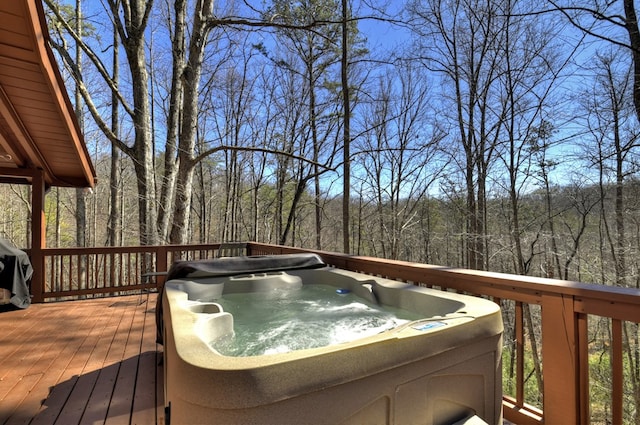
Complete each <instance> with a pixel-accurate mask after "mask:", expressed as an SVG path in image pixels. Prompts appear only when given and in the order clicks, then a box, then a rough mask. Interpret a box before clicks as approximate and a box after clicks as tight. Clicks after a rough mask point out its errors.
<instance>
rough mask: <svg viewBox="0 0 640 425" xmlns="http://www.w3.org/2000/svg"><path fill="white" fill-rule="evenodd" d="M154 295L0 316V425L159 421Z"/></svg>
mask: <svg viewBox="0 0 640 425" xmlns="http://www.w3.org/2000/svg"><path fill="white" fill-rule="evenodd" d="M155 302H156V294H141V295H131V296H123V297H111V298H101V299H91V300H83V301H66V302H59V303H49V304H34V305H32V306H30V307H29V308H27V309H26V310H17V311H4V312H0V424H2V425H14V424H31V425H37V424H44V425H53V424H61V425H63V424H64V425H69V424H138V425H147V424H164V413H163V400H162V394H163V383H162V379H163V378H162V377H163V372H162V366H161V365H159V361H160V359H161V353H159V352H158V350H162V346H159V345H156V343H155V315H154V314H155Z"/></svg>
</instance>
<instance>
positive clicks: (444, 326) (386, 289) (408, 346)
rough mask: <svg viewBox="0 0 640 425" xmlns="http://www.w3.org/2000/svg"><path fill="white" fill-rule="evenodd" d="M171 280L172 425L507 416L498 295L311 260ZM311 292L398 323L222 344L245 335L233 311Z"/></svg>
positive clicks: (251, 261)
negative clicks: (296, 339)
mask: <svg viewBox="0 0 640 425" xmlns="http://www.w3.org/2000/svg"><path fill="white" fill-rule="evenodd" d="M168 278H169V279H168V281H167V282H166V284H165V288H164V292H163V295H162V296H161V302H162V304H161V306H159V308H160V307H161V308H160V319H159V323H158V325H159V330H160V332H161V336H162V339H163V342H164V371H165V411H166V420H167V423H169V421H171V423H174V424H206V423H220V424H279V425H281V424H296V425H297V424H402V425H404V424H417V423H419V424H449V423H454V422H456V421H459V420H462V419H464V418H466V417H470V416H474V415H477V416H478V417H480V418H482V419H483V420H484V421H486V422H488V423H494V424H498V423H499V422H500V421H501V405H502V404H501V401H502V387H501V366H500V355H501V338H502V330H503V327H502V319H501V315H500V309H499V307H498V305H496V304H495V303H493V302H491V301H488V300H484V299H480V298H475V297H469V296H464V295H458V294H453V293H448V292H442V291H436V290H432V289H427V288H420V287H416V286H413V285H408V284H404V283H401V282H397V281H392V280H388V279H381V278H375V277H372V276H369V275H364V274H358V273H353V272H349V271H345V270H340V269H335V268H331V267H326V266H325V265H324V264H323V263H322V261H321V260H320V258H319V257H317V256H315V255H302V256H300V255H293V256H290V255H287V256H259V257H242V258H238V257H233V258H226V259H225V258H221V259H215V260H207V261H203V262H190V263H178V264H176V265H174V267H173V268H172V271H170V273H169V276H168ZM316 286H317V287H316ZM327 288H330V290H329V291H327ZM307 289H309V290H311V292H312V293H313V292H314V291H316V290H321V291H322V293H323V294H324V295H323V297H325V296H326V297H328V298H331V297H332V295H331V294H332V293H333V296H335V297H336V298H342V297H345V296H348V297H351V298H352V301H345V300H344V299H339V300H338V302H339V303H342V304H339V305H340V306H342V305H345V304H349V305H356V306H360V305H362V306H364V307H358V308H360V309H378V307H381V309H382V313H381V314H383V315H386V314H387V313H386V310H389V311H390V312H391V313H389V314H392V315H393V316H394V317H396V318H395V319H393V320H397V322H392V325H386V327H383V328H382V330H380V329H378V328H374V329H373V331H368V332H364V333H358V332H357V330H355V334H354V335H355V336H352V337H351V338H346V339H344V340H339V342H337V343H328V344H329V345H326V343H322V342H319V343H317V344H315V345H314V344H313V343H312V344H311V346H310V348H305V347H303V348H287V347H284V348H283V347H282V346H281V345H280V344H278V343H277V341H276V344H275V345H274V346H275V347H276V349H273V347H272V348H267V349H266V351H263V352H261V353H260V354H252V353H250V352H249V353H246V352H240V353H237V352H236V351H232V352H231V354H230V353H229V352H226V351H225V350H226V348H224V347H226V346H225V344H226V343H228V342H229V341H231V340H233V339H234V338H235V337H236V336H237V335H236V334H237V332H236V329H234V326H235V327H237V326H239V323H235V324H234V319H235V317H234V315H235V316H237V318H238V320H239V318H240V316H241V315H242V313H244V311H243V309H245V310H247V309H248V310H250V311H251V312H252V313H251V314H249V315H244V316H248V317H251V316H252V315H253V312H255V315H257V314H258V310H262V308H261V307H262V306H264V307H265V308H267V309H271V310H278V308H275V309H274V308H273V306H271V305H269V304H270V303H280V302H281V299H282V297H288V296H289V294H292V293H294V294H296V296H297V293H298V291H300V292H301V291H303V290H305V291H306V290H307ZM245 295H246V297H245ZM243 297H245V298H251V299H252V300H253V301H250V302H253V303H254V304H244V303H245V302H247V301H238V299H242V298H243ZM256 297H262V298H264V302H261V301H258V302H257V304H256ZM225 298H229V300H228V301H227V300H226V299H225ZM262 298H261V299H262ZM305 302H306V301H305ZM322 302H323V303H324V302H325V300H324V298H323V301H322ZM234 303H235V304H234ZM233 305H235V306H236V307H235V308H238V309H239V310H236V311H233V308H232V307H231V306H233ZM275 305H280V304H275ZM243 306H244V307H243ZM247 306H250V307H247ZM342 308H343V307H339V309H342ZM378 310H379V309H378ZM282 314H285V317H291V318H292V320H293V318H295V317H300V316H305V315H306V314H305V313H304V310H303V313H300V312H299V311H298V312H297V313H296V312H291V313H288V312H286V311H283V312H282ZM286 314H289V316H286ZM309 314H311V313H309ZM260 320H262V319H258V321H260ZM376 320H377V319H376ZM330 321H332V320H330ZM335 321H336V322H337V321H338V318H337V317H336V319H335ZM285 322H286V319H285ZM261 325H266V324H265V323H262V324H261ZM302 326H306V324H303V325H302ZM260 329H263V330H261V331H260V333H263V332H264V329H268V326H267V327H266V328H265V327H264V326H263V327H262V328H260ZM334 333H335V332H334ZM337 333H338V334H341V333H343V332H337ZM344 333H346V331H345V332H344ZM266 339H267V340H268V339H269V338H266ZM318 339H319V338H318ZM311 340H314V338H311ZM223 353H224V354H223Z"/></svg>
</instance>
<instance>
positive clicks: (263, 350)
mask: <svg viewBox="0 0 640 425" xmlns="http://www.w3.org/2000/svg"><path fill="white" fill-rule="evenodd" d="M216 302H218V303H220V304H221V305H222V307H223V309H224V310H225V311H227V312H229V313H231V314H232V315H233V319H234V334H233V335H230V336H226V337H223V338H219V339H216V340H215V341H212V343H211V345H212V347H213V348H214V349H215V350H217V351H218V352H219V353H220V354H222V355H225V356H234V357H247V356H261V355H267V354H276V353H286V352H289V351H294V350H302V349H307V348H318V347H325V346H328V345H333V344H340V343H344V342H349V341H354V340H356V339H360V338H364V337H367V336H371V335H375V334H378V333H380V332H384V331H387V330H390V329H393V328H395V327H397V326H400V325H402V324H405V323H407V322H409V321H411V320H416V319H418V318H419V316H418V315H416V314H411V313H409V312H407V311H403V310H399V309H391V308H388V307H385V308H384V309H383V308H381V307H379V306H376V305H373V304H370V303H368V302H366V301H365V300H363V299H362V298H359V297H357V296H355V295H353V294H346V295H340V294H337V293H336V288H335V287H332V286H329V285H315V284H313V285H304V286H303V287H302V288H301V289H295V290H274V291H271V292H267V293H265V292H256V293H242V294H225V295H224V296H223V297H222V298H220V299H218V300H216Z"/></svg>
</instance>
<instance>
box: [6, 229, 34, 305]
mask: <svg viewBox="0 0 640 425" xmlns="http://www.w3.org/2000/svg"><path fill="white" fill-rule="evenodd" d="M32 275H33V268H32V267H31V261H29V256H28V255H27V253H26V252H24V251H21V250H19V249H18V248H16V247H14V246H13V245H12V244H11V243H10V242H9V241H7V240H6V239H2V238H0V288H3V289H8V290H9V291H11V304H13V305H15V306H16V307H19V308H27V307H29V305H30V304H31V296H30V295H29V285H28V281H29V279H31V276H32Z"/></svg>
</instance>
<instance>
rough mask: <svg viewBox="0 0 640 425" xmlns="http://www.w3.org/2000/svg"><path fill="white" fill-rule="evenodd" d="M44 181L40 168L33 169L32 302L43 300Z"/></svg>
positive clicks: (44, 245) (44, 243) (44, 244)
mask: <svg viewBox="0 0 640 425" xmlns="http://www.w3.org/2000/svg"><path fill="white" fill-rule="evenodd" d="M44 197H45V181H44V173H43V172H42V170H40V169H36V170H34V175H33V182H32V188H31V266H32V267H33V277H32V278H31V293H32V294H33V302H43V301H44V298H43V293H44V289H45V288H44V285H45V279H44V277H45V274H44V253H43V252H42V250H43V249H44V248H45V247H46V220H45V215H44Z"/></svg>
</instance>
